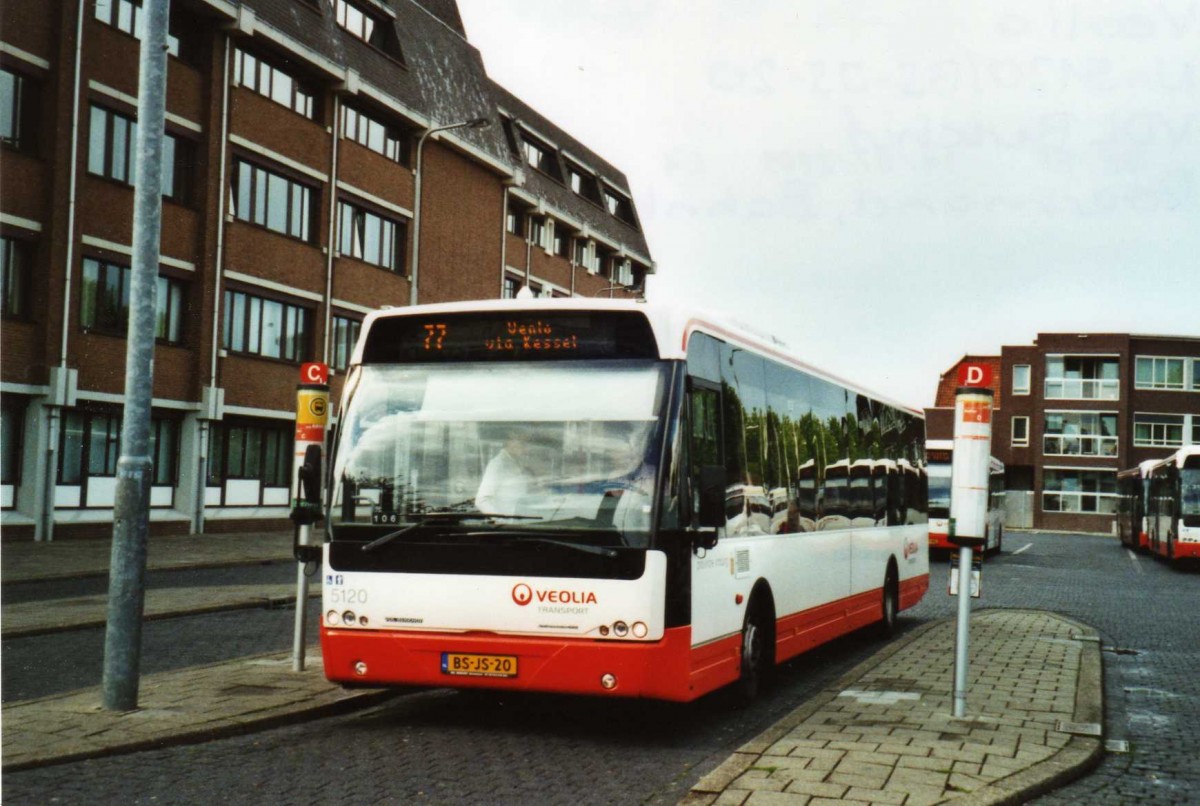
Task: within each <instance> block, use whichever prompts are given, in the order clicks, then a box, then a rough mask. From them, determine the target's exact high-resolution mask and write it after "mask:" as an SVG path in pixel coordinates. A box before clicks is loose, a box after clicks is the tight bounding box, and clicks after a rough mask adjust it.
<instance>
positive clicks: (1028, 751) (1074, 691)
mask: <svg viewBox="0 0 1200 806" xmlns="http://www.w3.org/2000/svg"><path fill="white" fill-rule="evenodd" d="M954 640H955V624H954V622H953V621H952V620H951V621H943V622H937V623H934V624H930V625H927V626H925V627H922V628H920V629H918V630H916V631H914V632H913V633H912V634H910V635H909V636H906V637H905V638H904V639H902V640H901V641H899V642H897V643H895V644H893V645H892V646H890V647H888V648H886V649H884V650H882V651H881V652H880V653H878V654H877V655H876V656H875V657H874V658H872V659H871V660H869V661H867V662H865V663H863V664H862V665H860V666H859V667H858V668H856V669H855V670H853V671H852V672H850V673H849V674H848V675H846V676H845V677H843V678H842V679H841V680H839V681H838V682H837V683H836V684H835V685H834V686H833V687H831V688H830V689H828V690H826V691H825V692H824V693H822V694H821V695H819V696H818V697H816V698H815V699H813V700H812V701H810V702H809V703H806V704H805V705H803V706H801V707H800V708H798V709H797V710H796V711H794V712H793V713H792V714H790V715H789V716H787V717H786V718H784V719H783V720H781V721H780V722H779V723H777V724H776V725H775V726H773V727H772V728H770V729H769V730H767V731H766V732H765V733H763V734H762V735H760V736H759V737H758V738H756V739H755V740H753V741H751V742H749V743H748V744H746V745H744V746H743V747H741V748H740V749H739V750H738V751H737V752H736V753H734V754H733V755H732V756H731V757H730V758H729V759H728V760H726V761H725V762H724V763H723V764H721V765H720V766H719V767H718V768H717V769H716V770H714V771H713V772H712V773H710V774H709V775H707V776H706V777H705V778H703V779H701V780H700V782H699V783H698V784H696V785H695V786H694V787H693V788H692V791H691V793H690V794H689V795H688V796H687V797H686V798H685V799H684V801H683V803H684V804H687V806H710V804H712V805H714V806H765V805H767V804H777V806H815V805H816V804H821V803H832V802H838V803H844V802H857V803H872V804H875V803H877V804H900V805H901V806H923V805H925V804H934V803H942V802H946V801H953V802H956V803H957V802H961V803H970V804H984V803H1001V802H1019V801H1021V800H1024V799H1027V798H1028V797H1031V796H1033V795H1035V794H1037V793H1039V792H1043V791H1046V790H1047V789H1049V788H1052V787H1054V786H1058V785H1060V784H1061V783H1062V782H1064V781H1066V780H1070V779H1071V778H1073V777H1076V776H1078V775H1081V774H1083V773H1084V772H1086V771H1087V770H1088V769H1090V768H1091V766H1092V765H1094V764H1095V763H1096V762H1098V761H1099V759H1100V757H1101V755H1102V752H1103V749H1102V747H1101V741H1100V738H1099V737H1098V736H1085V735H1078V733H1079V732H1090V731H1091V730H1092V727H1091V726H1093V725H1095V724H1096V723H1099V722H1101V718H1102V713H1103V705H1102V689H1101V679H1100V678H1101V675H1100V645H1099V642H1098V639H1097V636H1096V634H1095V632H1094V631H1093V630H1092V629H1090V628H1089V627H1086V626H1084V625H1082V624H1079V623H1077V622H1074V621H1071V620H1068V619H1066V618H1063V617H1061V616H1057V615H1054V614H1052V613H1047V612H1041V611H1025V610H1004V611H985V612H980V613H977V614H975V615H974V616H973V617H972V619H971V644H970V648H971V659H970V661H971V668H970V675H969V679H968V692H967V718H965V719H955V718H953V717H952V716H951V712H952V706H953V697H952V691H953V680H954Z"/></svg>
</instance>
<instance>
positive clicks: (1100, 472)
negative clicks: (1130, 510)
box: [1041, 467, 1121, 517]
mask: <svg viewBox="0 0 1200 806" xmlns="http://www.w3.org/2000/svg"><path fill="white" fill-rule="evenodd" d="M1051 473H1055V474H1059V473H1076V474H1079V488H1080V489H1077V490H1063V489H1061V488H1055V489H1049V488H1048V487H1047V484H1046V482H1047V479H1048V478H1049V474H1051ZM1093 475H1095V476H1102V477H1103V478H1101V481H1103V480H1105V479H1106V478H1107V476H1109V475H1111V476H1112V484H1111V487H1112V490H1111V491H1107V492H1106V491H1103V490H1101V489H1099V488H1100V487H1102V486H1103V484H1097V485H1096V486H1097V489H1095V490H1085V489H1083V487H1084V484H1083V478H1084V477H1085V476H1088V477H1091V476H1093ZM1041 494H1042V500H1041V505H1042V512H1051V513H1059V514H1067V515H1102V516H1104V517H1112V516H1114V515H1116V513H1117V505H1118V503H1119V501H1120V497H1121V496H1120V493H1119V492H1118V491H1117V472H1116V470H1114V469H1109V468H1095V467H1046V468H1044V469H1043V471H1042V490H1041ZM1050 496H1054V497H1056V498H1057V499H1058V500H1059V504H1060V506H1058V507H1057V508H1055V509H1049V508H1047V506H1046V504H1047V500H1048V497H1050ZM1085 497H1086V498H1091V499H1093V508H1092V509H1085V508H1084V507H1083V499H1084V498H1085ZM1066 498H1075V499H1077V503H1078V504H1079V506H1078V508H1076V509H1064V508H1063V507H1062V506H1061V504H1062V501H1063V500H1064V499H1066ZM1102 502H1103V504H1104V505H1103V506H1102Z"/></svg>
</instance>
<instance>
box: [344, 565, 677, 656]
mask: <svg viewBox="0 0 1200 806" xmlns="http://www.w3.org/2000/svg"><path fill="white" fill-rule="evenodd" d="M325 567H326V568H328V567H329V557H328V547H326V557H325ZM666 582H667V558H666V555H665V554H663V553H662V552H660V551H648V552H646V569H645V573H644V574H643V575H642V577H641V578H640V579H631V580H623V579H575V578H566V577H562V578H556V577H527V576H483V575H474V574H410V573H396V572H374V571H326V573H325V584H324V586H323V589H322V593H321V600H322V604H323V610H322V612H323V614H324V615H323V616H322V618H323V619H324V620H325V624H326V626H331V627H339V628H345V629H353V628H355V627H360V628H363V629H371V630H388V629H394V630H422V631H435V632H468V631H486V632H494V633H497V634H505V635H537V636H556V637H563V636H575V637H587V638H595V639H599V638H604V637H608V638H617V637H618V636H615V635H614V634H613V633H612V632H611V627H612V625H613V624H614V623H616V622H618V621H623V622H625V624H627V625H629V626H630V627H631V628H632V626H633V624H634V623H635V622H642V623H643V624H645V625H646V626H647V628H648V629H647V634H646V635H645V640H656V639H659V638H662V636H663V630H664V625H665V606H666V605H665V603H666ZM330 611H335V612H336V613H337V614H338V620H337V621H336V622H333V621H330V619H329V613H330ZM346 611H350V612H352V613H353V614H354V616H355V619H356V621H357V620H359V619H361V618H362V617H363V616H366V617H367V623H366V624H362V623H357V624H345V623H343V618H342V616H343V614H344V613H345V612H346ZM601 626H605V627H609V628H610V632H609V635H608V636H601V635H600V627H601ZM622 637H623V638H624V639H625V640H629V639H630V636H629V635H625V636H622Z"/></svg>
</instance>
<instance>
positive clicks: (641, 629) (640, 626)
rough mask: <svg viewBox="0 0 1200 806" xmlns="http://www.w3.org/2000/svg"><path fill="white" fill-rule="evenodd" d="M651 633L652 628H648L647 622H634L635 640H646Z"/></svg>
mask: <svg viewBox="0 0 1200 806" xmlns="http://www.w3.org/2000/svg"><path fill="white" fill-rule="evenodd" d="M649 632H650V628H649V627H647V626H646V622H644V621H635V622H633V637H634V638H645V637H646V635H647V634H648V633H649Z"/></svg>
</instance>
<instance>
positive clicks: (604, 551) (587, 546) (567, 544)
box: [465, 532, 618, 560]
mask: <svg viewBox="0 0 1200 806" xmlns="http://www.w3.org/2000/svg"><path fill="white" fill-rule="evenodd" d="M494 534H498V533H497V532H467V534H466V535H465V537H482V536H484V535H494ZM500 534H502V533H500ZM510 534H511V533H510ZM511 539H512V541H513V542H515V543H544V544H546V545H549V546H561V547H563V548H567V549H574V550H575V551H582V552H583V553H584V554H596V555H599V556H601V557H607V558H609V559H610V560H611V559H613V558H615V557H617V556H618V552H617V550H616V549H614V548H609V547H608V546H593V545H592V544H591V543H572V542H571V541H569V540H555V539H554V538H552V537H542V536H541V535H511Z"/></svg>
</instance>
